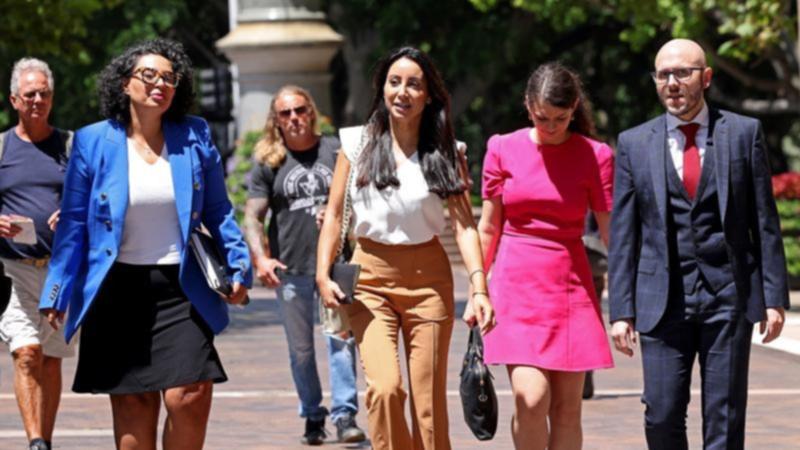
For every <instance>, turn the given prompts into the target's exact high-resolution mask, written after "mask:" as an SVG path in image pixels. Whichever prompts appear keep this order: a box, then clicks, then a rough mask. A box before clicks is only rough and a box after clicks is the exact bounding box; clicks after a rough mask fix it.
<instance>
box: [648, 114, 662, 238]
mask: <svg viewBox="0 0 800 450" xmlns="http://www.w3.org/2000/svg"><path fill="white" fill-rule="evenodd" d="M645 139H647V140H648V142H645V143H643V144H644V145H643V147H644V148H652V151H650V152H649V155H648V156H649V158H648V159H649V162H650V179H652V180H653V194H655V198H656V208H657V209H658V216H659V217H660V218H661V222H662V223H663V224H664V229H665V230H666V229H667V170H666V169H667V160H666V158H667V122H666V117H665V116H664V115H662V116H661V117H660V118H659V120H657V121H656V122H655V124H654V126H653V128H652V130H651V134H650V135H649V136H645ZM650 142H655V143H656V146H655V148H653V147H651V146H650V145H649V143H650Z"/></svg>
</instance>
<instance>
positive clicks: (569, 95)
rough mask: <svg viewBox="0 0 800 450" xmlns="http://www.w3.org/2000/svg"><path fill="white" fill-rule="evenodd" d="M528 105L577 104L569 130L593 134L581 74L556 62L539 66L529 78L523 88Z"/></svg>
mask: <svg viewBox="0 0 800 450" xmlns="http://www.w3.org/2000/svg"><path fill="white" fill-rule="evenodd" d="M525 97H526V99H527V102H528V103H529V104H528V105H525V106H530V104H532V103H549V104H551V105H553V106H555V107H557V108H572V106H573V105H575V102H576V101H577V102H578V107H577V108H575V112H574V113H573V116H572V117H573V120H572V121H571V122H570V124H569V130H570V131H573V132H576V133H580V134H582V135H584V136H589V137H594V135H595V126H594V119H592V105H591V103H589V99H588V98H587V97H586V93H585V92H584V91H583V84H582V83H581V78H580V77H579V76H578V74H576V73H575V72H573V71H572V70H570V69H568V68H567V67H565V66H563V65H562V64H561V63H559V62H549V63H546V64H543V65H541V66H539V67H538V68H537V69H536V70H535V71H534V72H533V73H532V74H531V76H530V78H528V87H527V88H525Z"/></svg>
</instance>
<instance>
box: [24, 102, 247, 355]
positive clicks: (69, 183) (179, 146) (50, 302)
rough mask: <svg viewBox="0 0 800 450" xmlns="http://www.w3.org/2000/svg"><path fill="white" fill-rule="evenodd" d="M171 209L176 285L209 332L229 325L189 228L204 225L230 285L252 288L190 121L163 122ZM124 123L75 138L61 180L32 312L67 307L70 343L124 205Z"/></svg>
mask: <svg viewBox="0 0 800 450" xmlns="http://www.w3.org/2000/svg"><path fill="white" fill-rule="evenodd" d="M163 129H164V139H165V141H166V145H167V153H168V158H169V163H170V166H171V170H172V181H173V184H174V186H175V204H176V207H177V210H178V219H179V221H180V229H181V237H182V238H183V244H184V245H183V251H182V253H181V263H180V277H179V279H180V284H181V287H182V288H183V291H184V293H185V294H186V296H187V297H188V298H189V301H191V302H192V305H193V306H194V307H195V309H196V310H197V311H198V312H199V313H200V315H201V316H202V317H203V319H205V321H206V322H207V323H208V325H209V326H210V327H211V329H212V330H213V331H214V333H219V332H220V331H222V330H223V329H224V328H225V326H226V325H227V324H228V306H227V304H226V303H225V302H224V301H223V300H222V298H220V296H219V294H217V293H216V292H215V291H213V290H212V289H211V288H209V287H208V285H207V284H206V281H205V278H204V276H203V273H202V271H201V270H200V267H199V265H198V264H197V261H196V260H195V258H194V255H193V254H192V252H191V250H189V245H188V239H189V235H190V230H192V229H194V228H196V227H198V226H199V225H200V224H203V225H204V226H205V227H206V228H207V229H208V230H209V231H210V232H211V234H212V235H213V236H214V239H215V240H216V241H217V242H220V243H222V246H221V247H222V250H223V255H224V256H225V258H226V259H227V262H228V267H229V268H230V270H231V271H232V274H233V280H234V281H238V282H240V283H242V284H244V285H245V286H247V287H251V285H252V278H253V275H252V270H251V267H250V258H249V253H248V250H247V246H246V244H245V243H244V240H243V237H242V234H241V231H240V230H239V227H238V225H237V224H236V221H235V219H234V215H233V207H232V205H231V203H230V201H229V200H228V195H227V192H226V190H225V182H224V178H223V173H222V164H221V159H220V155H219V152H217V149H216V148H215V147H214V144H213V143H212V141H211V134H210V131H209V128H208V124H206V122H205V121H204V120H202V119H200V118H197V117H191V116H188V117H186V118H185V119H184V120H183V121H182V122H180V123H172V122H167V121H165V122H164V124H163ZM126 148H127V147H126V134H125V126H124V125H122V124H120V123H118V122H116V121H113V120H106V121H102V122H98V123H95V124H92V125H89V126H87V127H84V128H81V129H80V130H78V131H77V132H76V133H75V138H74V142H73V150H72V154H71V156H70V161H69V166H68V167H67V173H66V177H65V180H64V194H63V198H62V201H61V216H60V218H59V222H58V227H57V228H56V233H55V240H54V243H53V252H52V259H51V260H50V268H49V271H48V274H47V280H46V281H45V284H44V288H43V289H42V295H41V300H40V303H39V308H41V309H44V308H55V309H57V310H58V311H62V312H63V311H66V310H67V308H69V314H68V316H67V323H66V326H65V330H64V333H65V335H66V337H67V340H69V339H71V338H72V336H73V335H74V334H75V331H76V330H77V329H78V327H80V325H81V323H82V322H83V319H84V317H86V313H87V311H89V308H90V307H91V306H92V301H94V298H95V296H96V295H97V292H98V290H99V288H100V286H101V285H102V284H103V280H104V279H105V277H106V274H107V273H108V271H109V269H110V268H111V265H112V264H113V263H114V260H115V259H116V258H117V254H118V251H119V247H120V243H121V241H122V227H123V225H124V223H125V213H126V210H127V207H128V152H127V151H126Z"/></svg>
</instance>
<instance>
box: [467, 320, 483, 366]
mask: <svg viewBox="0 0 800 450" xmlns="http://www.w3.org/2000/svg"><path fill="white" fill-rule="evenodd" d="M469 348H470V349H472V350H473V351H474V352H475V356H477V357H479V358H480V359H481V360H483V339H481V332H480V328H478V326H477V325H476V326H474V327H472V328H470V329H469Z"/></svg>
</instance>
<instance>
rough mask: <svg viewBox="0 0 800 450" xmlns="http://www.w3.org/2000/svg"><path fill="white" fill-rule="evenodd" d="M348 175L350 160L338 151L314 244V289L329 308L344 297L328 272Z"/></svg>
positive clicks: (333, 253)
mask: <svg viewBox="0 0 800 450" xmlns="http://www.w3.org/2000/svg"><path fill="white" fill-rule="evenodd" d="M349 173H350V161H349V160H348V159H347V157H346V156H345V154H344V151H343V150H340V151H339V156H338V157H337V158H336V168H335V169H334V171H333V180H332V181H331V189H330V193H329V194H328V206H327V207H326V209H325V217H324V220H323V223H322V229H321V230H320V232H319V242H318V243H317V286H318V287H319V293H320V296H321V297H322V302H323V303H324V304H325V306H327V307H329V308H334V307H336V306H338V305H339V302H338V299H340V298H343V297H344V293H343V292H342V290H341V289H340V288H339V286H338V285H337V284H336V283H335V282H333V280H331V278H330V275H329V272H330V268H331V265H332V264H333V260H334V258H335V257H336V250H337V249H338V248H339V235H340V233H341V230H342V215H343V213H344V196H345V192H346V190H347V177H348V175H349Z"/></svg>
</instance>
